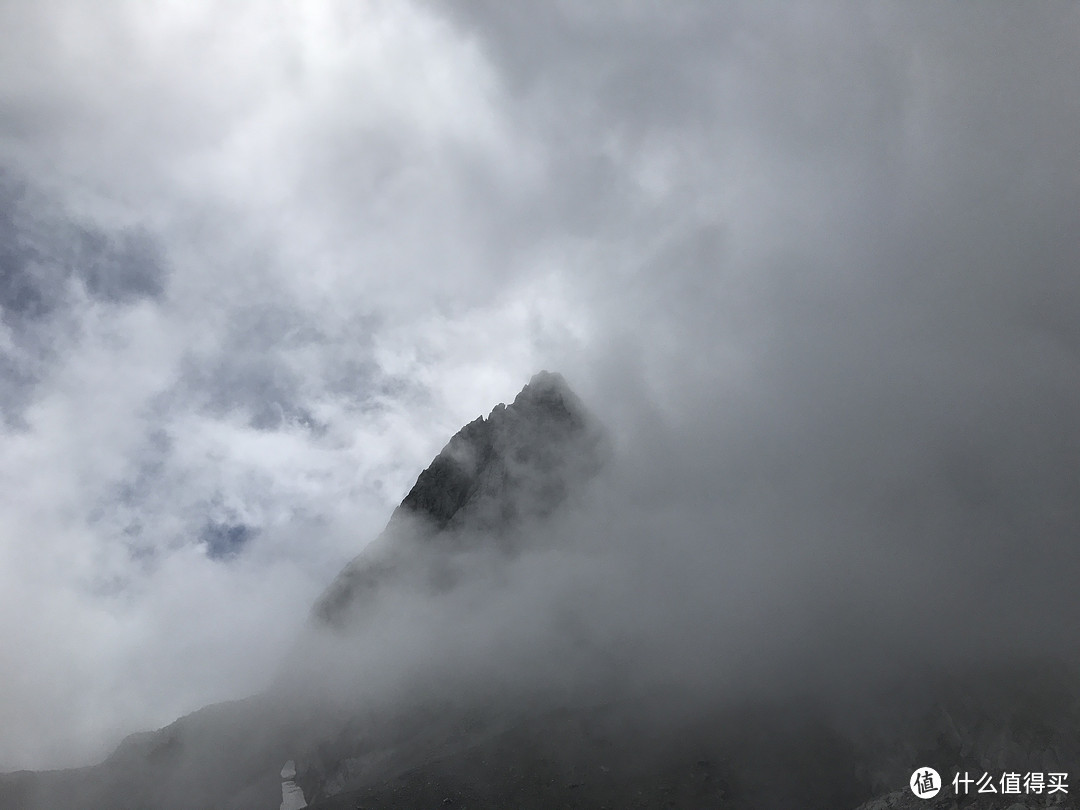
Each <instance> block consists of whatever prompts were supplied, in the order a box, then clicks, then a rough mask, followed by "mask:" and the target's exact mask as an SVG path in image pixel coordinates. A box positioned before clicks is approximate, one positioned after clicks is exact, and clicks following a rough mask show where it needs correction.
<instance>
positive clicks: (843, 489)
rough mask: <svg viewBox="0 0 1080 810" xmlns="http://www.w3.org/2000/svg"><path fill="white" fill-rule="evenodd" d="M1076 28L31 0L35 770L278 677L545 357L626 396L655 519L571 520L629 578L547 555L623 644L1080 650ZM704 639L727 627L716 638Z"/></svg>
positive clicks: (16, 665)
mask: <svg viewBox="0 0 1080 810" xmlns="http://www.w3.org/2000/svg"><path fill="white" fill-rule="evenodd" d="M1078 27H1080V17H1078V16H1077V14H1076V12H1075V10H1074V9H1070V8H1067V7H1064V6H1061V7H1038V8H1035V7H1026V8H1020V7H1009V8H1005V7H1001V8H993V9H986V8H979V9H974V8H965V7H955V8H954V7H950V8H947V9H946V8H934V9H930V8H911V7H907V6H902V5H899V4H896V5H884V6H875V7H873V8H866V7H863V6H861V5H856V4H843V3H818V4H813V5H812V6H799V7H798V8H789V7H787V6H781V5H775V6H769V5H766V6H764V7H763V6H762V5H761V4H759V3H753V4H725V5H724V6H723V7H722V8H712V7H710V8H699V7H693V8H691V7H689V6H688V7H685V8H678V9H674V8H672V7H670V6H664V7H659V6H650V5H647V4H631V5H626V4H603V3H601V4H590V5H589V6H588V8H587V9H586V8H582V7H579V4H578V5H575V4H569V3H565V4H559V3H556V4H549V5H547V6H545V7H544V8H539V7H536V6H535V4H526V3H489V4H473V3H469V4H466V3H460V4H432V3H416V4H400V3H394V4H389V3H386V4H380V3H376V4H373V5H365V6H364V7H363V9H362V10H358V9H356V8H354V7H353V6H352V5H350V4H347V3H337V2H331V1H330V0H326V2H315V3H302V4H300V3H286V2H281V3H274V4H269V5H268V4H265V3H247V4H245V3H241V4H232V5H230V6H229V7H228V8H227V9H221V8H218V7H216V6H214V5H213V4H200V3H188V4H184V5H183V7H180V6H176V7H175V8H174V7H170V6H168V5H159V6H147V5H145V4H132V3H122V2H116V3H111V4H106V5H105V6H103V7H101V8H100V9H98V10H96V11H95V13H94V14H93V15H89V14H87V13H86V12H85V11H84V10H82V9H80V8H79V7H78V5H77V4H74V3H69V2H63V0H56V2H52V3H38V4H7V5H4V6H3V7H2V8H0V31H3V32H4V33H3V34H0V37H2V38H3V39H2V41H3V47H0V109H2V110H3V111H4V114H3V115H2V116H0V161H2V166H3V175H2V183H0V239H2V242H3V244H2V245H0V274H2V277H0V313H2V316H3V320H2V330H0V408H3V420H2V424H3V428H2V429H3V435H2V437H0V441H2V445H0V446H2V451H0V478H2V481H3V486H2V487H0V493H2V494H0V561H2V562H0V585H2V587H0V593H2V594H3V595H2V596H0V600H2V602H0V607H2V608H3V613H4V615H5V616H6V617H7V619H6V620H5V621H4V622H3V623H0V673H2V680H0V683H2V685H3V689H4V697H3V699H2V700H0V768H3V769H11V768H17V767H51V766H57V765H67V764H77V763H84V762H88V761H91V760H93V759H95V758H98V757H100V756H102V755H103V754H104V753H106V752H107V751H108V750H109V749H110V748H111V746H112V745H114V744H115V743H116V741H117V740H118V739H119V738H120V737H121V736H123V735H124V734H126V733H128V732H131V731H135V730H138V729H142V728H148V727H154V726H157V725H161V724H163V723H166V722H168V721H170V720H172V719H173V718H175V717H176V716H178V715H179V714H181V713H183V712H185V711H190V710H192V709H195V708H197V707H199V706H201V705H204V704H205V703H208V702H211V701H214V700H220V699H225V698H229V697H236V696H240V695H243V694H248V693H250V692H252V691H254V690H256V689H258V688H260V687H261V686H262V685H264V684H265V682H266V681H267V680H268V679H269V677H270V674H271V672H272V671H273V670H274V668H275V667H276V665H277V663H278V660H279V657H280V655H281V650H282V640H283V639H284V638H290V637H292V635H293V634H295V633H296V632H297V631H298V630H299V628H300V627H301V625H302V623H303V621H304V620H305V617H306V614H307V610H308V609H309V606H310V604H311V602H312V601H313V599H314V598H315V596H316V595H317V594H318V593H319V591H321V589H322V588H323V587H324V586H325V585H326V583H328V582H329V580H330V579H331V578H332V577H333V575H334V574H335V573H336V571H337V570H338V569H339V568H340V566H341V565H342V564H343V563H344V561H345V560H347V559H348V558H350V557H351V556H352V555H353V554H354V553H355V552H356V551H357V550H359V548H361V547H362V546H363V544H364V543H365V542H367V541H368V540H370V539H371V538H373V537H374V536H375V535H376V534H377V532H378V531H379V530H380V529H381V528H382V525H383V524H384V523H385V520H386V518H387V517H388V515H389V512H390V510H391V509H392V508H393V506H394V505H395V504H396V503H397V502H398V501H399V500H400V498H401V497H402V495H403V494H404V492H405V491H406V490H407V488H408V487H409V485H410V484H411V483H412V480H413V479H414V478H415V476H416V474H417V473H418V472H419V470H420V469H421V468H422V467H423V466H424V465H425V464H426V463H427V462H428V461H429V460H430V459H431V457H433V456H434V454H435V453H436V452H437V451H438V449H439V448H440V447H441V446H442V444H443V442H445V440H446V439H447V438H448V437H449V436H450V435H451V434H452V433H453V432H455V431H456V430H457V428H458V427H460V425H462V424H464V423H465V422H467V421H469V420H471V419H473V418H474V417H475V416H477V415H479V414H481V413H486V412H488V411H489V410H490V408H491V407H492V406H493V405H494V404H495V403H496V402H498V401H505V400H508V399H510V398H511V397H512V396H513V395H514V393H516V391H517V389H518V388H520V386H521V385H523V384H524V382H525V381H526V380H527V379H528V378H529V376H530V375H531V374H532V372H534V371H535V370H537V369H538V368H541V367H546V368H553V369H559V370H561V371H563V372H564V373H565V374H566V376H567V378H568V379H569V380H570V381H571V384H572V385H573V386H574V387H575V388H576V389H577V390H578V391H579V393H581V394H582V396H583V398H584V399H585V400H586V401H587V402H588V403H589V404H590V406H591V407H592V408H593V409H594V410H595V411H597V412H598V413H599V414H601V416H602V417H603V418H604V419H605V420H606V421H607V422H608V423H609V425H610V426H611V429H612V430H613V432H614V434H615V437H616V440H617V444H618V447H619V454H618V458H619V459H620V461H619V462H618V463H617V464H616V467H615V472H614V473H613V476H614V477H613V481H612V482H611V483H609V484H608V485H607V486H609V487H610V489H609V494H608V495H607V497H608V498H610V501H608V502H607V503H608V505H609V506H611V510H612V511H613V512H615V513H618V514H622V515H626V516H632V517H624V518H619V519H618V520H615V521H614V523H613V524H609V523H605V522H604V518H603V515H604V514H605V513H604V512H603V511H602V510H601V511H600V512H599V514H592V513H588V514H583V515H578V516H575V517H574V518H573V520H576V521H578V523H576V524H573V526H572V527H571V528H567V529H566V531H567V532H570V533H574V532H576V533H578V534H580V535H582V536H584V537H587V538H591V542H592V543H593V544H594V545H598V546H599V547H601V548H602V551H603V553H602V554H600V555H599V557H597V558H595V559H599V560H601V561H602V564H600V563H597V564H596V565H592V566H590V564H589V563H588V562H585V561H583V562H582V563H581V565H580V566H577V565H575V566H571V567H569V568H568V567H566V566H563V565H561V564H559V565H556V566H555V570H556V572H557V574H553V573H552V572H551V571H546V570H539V571H538V569H537V568H535V567H532V568H531V567H529V566H530V565H534V566H539V568H540V569H543V563H542V562H541V563H530V564H528V565H525V566H524V567H523V568H522V569H521V570H520V571H518V572H517V573H516V574H515V576H520V577H522V578H523V582H525V583H534V587H535V588H536V589H537V590H538V592H542V591H543V587H542V586H543V585H546V584H548V583H550V582H551V577H553V576H557V577H560V578H563V579H561V580H559V581H562V582H563V583H564V586H565V588H566V589H568V591H569V592H571V593H579V594H580V595H581V599H582V600H583V602H582V604H588V605H589V607H590V611H594V618H593V619H592V620H591V621H592V626H593V630H594V632H595V634H596V635H598V636H599V637H600V638H610V637H615V636H616V635H618V634H620V633H624V634H630V635H633V634H634V633H635V632H639V636H638V638H639V639H640V640H641V644H643V645H644V647H645V648H646V650H647V651H648V655H646V656H645V657H646V658H647V659H649V660H654V661H663V660H665V656H666V660H668V661H669V662H678V661H682V662H684V663H685V664H686V666H692V665H693V661H695V660H696V661H697V662H698V665H700V666H701V667H702V671H703V672H704V671H709V668H708V667H707V666H706V665H705V662H706V661H715V660H719V659H721V658H723V654H724V650H725V649H729V647H728V646H725V645H734V644H735V640H736V639H752V638H755V637H757V636H759V635H761V634H770V633H771V634H772V637H773V639H774V641H773V642H770V644H768V645H766V646H767V647H768V649H769V655H762V656H760V659H759V660H761V661H773V662H775V661H776V660H778V659H779V660H783V659H784V656H785V655H788V654H790V655H794V654H795V653H794V652H793V651H795V650H797V649H799V647H798V645H799V644H806V643H807V642H806V639H807V638H808V637H809V636H812V635H813V633H814V628H816V627H821V626H822V625H823V624H825V623H827V622H831V623H832V625H831V626H832V627H833V628H834V629H835V628H836V627H838V626H839V625H838V624H837V623H840V624H842V623H843V622H844V621H845V620H846V621H849V622H850V624H849V625H848V626H847V627H848V630H849V631H850V632H849V633H848V634H846V635H845V633H844V632H840V631H837V632H835V633H833V634H829V633H823V634H822V637H821V638H820V639H819V641H820V646H821V647H823V648H824V650H825V652H826V653H827V654H823V655H822V657H821V658H820V659H815V660H820V661H821V662H822V666H821V675H820V677H821V678H822V679H823V680H828V679H830V678H832V677H835V669H836V668H835V667H833V668H830V666H829V665H828V662H829V661H831V660H841V659H843V657H844V656H843V653H844V652H845V651H847V650H850V649H852V648H853V647H854V645H855V643H856V640H858V641H859V643H864V642H866V640H867V639H870V638H874V637H876V638H878V639H879V640H880V642H881V644H882V646H883V648H885V649H888V647H889V646H890V645H889V642H890V641H893V640H898V639H906V640H905V641H903V644H904V645H907V646H904V647H900V646H898V647H897V648H902V649H909V650H910V649H914V648H915V647H917V646H919V645H920V644H922V643H924V642H926V641H927V639H932V640H933V644H934V645H936V646H937V647H939V648H941V649H947V648H949V647H950V645H952V644H954V642H956V636H957V635H958V634H963V633H965V632H966V633H968V634H969V635H970V637H969V638H968V639H967V640H965V641H963V642H962V643H958V646H959V647H965V646H970V647H976V648H983V649H985V648H987V647H993V646H994V645H995V644H996V643H997V642H996V641H995V638H996V637H1007V638H1008V639H1014V640H1016V644H1017V645H1018V646H1023V644H1025V643H1031V644H1033V645H1038V646H1051V647H1053V646H1058V647H1062V648H1068V647H1069V646H1070V645H1072V646H1075V637H1074V636H1073V635H1070V633H1072V632H1073V631H1072V630H1071V629H1070V628H1073V627H1076V626H1078V623H1077V622H1076V621H1075V618H1076V615H1077V612H1076V605H1075V598H1074V597H1073V596H1072V592H1073V591H1074V590H1075V589H1074V588H1072V587H1071V583H1073V582H1075V575H1076V573H1077V567H1078V561H1077V555H1076V552H1075V551H1074V549H1073V546H1074V543H1073V542H1072V539H1073V538H1074V537H1075V533H1076V529H1077V524H1078V518H1080V515H1078V513H1077V506H1076V504H1078V503H1080V492H1077V488H1078V483H1077V476H1076V463H1077V461H1076V460H1077V458H1078V451H1080V430H1078V427H1080V425H1078V424H1077V419H1078V417H1077V416H1076V414H1078V413H1080V408H1078V407H1077V406H1078V405H1080V401H1078V400H1080V374H1078V371H1080V366H1078V357H1080V330H1078V327H1077V324H1078V323H1080V318H1078V317H1077V316H1078V315H1080V276H1078V275H1077V273H1076V271H1075V268H1076V267H1077V263H1078V259H1080V255H1078V252H1080V246H1078V245H1077V241H1076V234H1077V233H1080V227H1078V226H1080V223H1078V222H1077V217H1078V216H1080V214H1078V212H1080V204H1078V203H1080V183H1078V179H1077V176H1076V172H1075V169H1074V167H1075V164H1076V157H1077V155H1076V148H1075V144H1074V141H1075V139H1074V137H1073V133H1075V132H1076V131H1077V129H1078V126H1080V100H1078V97H1077V95H1076V94H1075V92H1074V91H1072V90H1071V84H1072V79H1073V77H1074V76H1075V75H1076V69H1077V67H1080V65H1077V61H1078V59H1080V56H1078V55H1077V53H1076V50H1075V48H1074V47H1073V43H1074V42H1075V38H1076V35H1077V33H1078V32H1077V28H1078ZM643 504H644V505H646V506H647V508H646V509H644V510H642V509H641V505H643ZM617 536H627V537H628V539H627V540H626V542H625V543H624V546H623V548H625V552H618V553H617V549H618V548H619V547H616V546H615V545H614V544H615V542H616V540H615V538H616V537H617ZM608 541H610V542H608ZM619 560H623V561H624V562H623V563H620V562H619ZM627 560H629V562H625V561H627ZM712 569H716V570H717V571H718V572H719V573H717V574H716V575H715V577H714V578H713V579H710V576H711V575H710V576H703V575H702V573H701V572H703V571H704V572H709V571H711V570H712ZM567 570H570V571H571V572H572V573H571V574H567V573H566V571H567ZM645 571H650V572H653V574H652V575H651V579H647V578H645V575H644V573H643V572H645ZM573 572H577V573H573ZM736 572H737V573H736ZM566 577H569V579H566ZM713 581H715V582H716V583H722V584H723V586H724V587H723V588H719V587H713V586H711V585H710V582H713ZM641 582H645V583H646V584H645V586H644V588H643V589H642V588H641V587H640V585H639V583H641ZM515 592H517V593H521V594H524V595H525V596H523V599H524V602H525V603H528V600H529V598H533V597H535V598H536V599H538V600H540V601H543V599H542V598H541V595H539V593H534V592H531V591H529V590H528V588H526V587H522V588H519V589H517V590H516V591H515ZM530 593H532V597H530V596H529V594H530ZM586 593H588V594H599V595H598V596H595V597H594V598H591V599H586V598H585V596H584V595H583V594H586ZM633 593H639V594H641V593H644V594H647V595H648V596H649V597H650V598H651V599H652V600H653V602H655V603H658V604H659V603H663V602H664V597H665V595H667V594H672V593H679V594H681V595H682V601H681V602H680V601H678V600H676V601H674V602H673V603H671V604H669V605H668V606H667V607H665V608H664V609H657V610H645V611H638V612H637V613H630V614H628V613H627V612H626V611H625V610H624V608H625V606H626V604H627V599H629V598H630V595H631V594H633ZM716 593H722V594H723V595H722V597H715V596H714V595H715V594H716ZM987 593H989V594H992V597H988V596H987V595H986V594H987ZM493 598H495V597H493ZM868 604H871V605H877V606H878V607H877V608H875V609H870V610H868V611H866V613H865V615H867V616H868V618H866V619H865V621H859V620H856V619H851V618H850V617H851V616H852V612H853V611H858V610H859V609H860V608H866V606H867V605H868ZM748 605H752V606H753V607H745V606H748ZM992 606H993V609H991V608H992ZM810 607H812V610H811V609H810ZM740 610H746V611H747V616H749V618H744V619H741V620H736V619H734V618H732V616H733V614H734V613H736V612H738V611H740ZM799 610H801V611H803V612H802V613H801V614H799V615H801V616H803V617H804V618H805V619H806V622H807V624H806V626H804V625H803V624H802V623H800V622H798V621H787V620H786V619H785V618H784V617H787V616H792V615H793V612H797V611H799ZM628 615H631V616H636V617H637V618H635V619H633V620H631V621H627V618H626V617H627V616H628ZM721 615H722V616H724V617H726V618H725V619H724V620H723V621H721V620H720V619H719V618H718V617H719V616H721ZM702 617H704V618H702ZM845 617H848V618H847V619H845ZM702 622H703V623H702ZM934 622H937V624H936V625H935V626H934V627H933V628H929V627H928V628H926V629H925V631H924V628H923V625H924V624H927V625H929V624H932V623H934ZM480 624H481V626H482V623H480ZM635 628H638V629H637V630H635ZM664 628H669V629H670V628H684V629H685V630H686V632H687V633H690V631H691V629H693V630H694V632H697V633H701V632H705V631H704V629H703V628H713V629H714V630H715V631H716V632H715V635H714V637H713V641H712V642H710V645H707V646H706V649H705V650H704V651H702V652H701V654H700V657H698V658H696V659H694V658H691V657H689V656H688V653H687V651H688V650H690V649H692V644H691V642H690V641H686V642H685V643H683V642H671V644H672V647H670V648H664V647H663V646H662V645H661V641H662V640H663V639H671V638H679V633H678V632H674V633H665V631H664ZM717 628H719V629H717ZM725 628H726V629H725ZM770 628H771V630H770ZM841 629H843V628H842V627H841ZM424 632H428V631H423V632H420V631H418V635H417V639H422V638H424V634H423V633H424ZM477 632H478V633H479V632H480V631H479V630H478V631H477ZM536 632H537V633H538V634H541V635H543V634H544V633H547V632H548V631H547V629H544V628H543V627H541V629H538V630H537V631H536ZM477 638H480V639H481V640H480V641H477V642H476V644H477V645H479V646H480V647H483V646H484V644H485V643H487V642H484V641H483V638H482V637H481V636H478V637H477ZM400 643H401V644H404V645H405V646H407V647H408V646H409V642H407V641H401V642H400ZM897 643H898V645H899V644H900V642H899V641H898V642H897ZM1008 643H1012V641H1009V642H1008ZM658 645H660V646H658ZM496 646H497V645H496ZM735 646H738V645H735ZM932 646H933V645H932ZM409 648H410V649H412V647H409ZM743 649H749V650H753V649H760V647H756V646H755V645H754V644H750V643H749V641H747V643H746V644H745V645H743ZM676 652H678V653H680V654H675V653H676ZM882 655H884V653H882ZM830 656H833V657H832V658H830ZM860 665H867V663H866V662H865V661H863V662H862V663H861V664H860ZM657 666H660V665H659V664H657ZM762 666H763V667H764V666H766V665H765V664H762ZM777 666H779V665H777Z"/></svg>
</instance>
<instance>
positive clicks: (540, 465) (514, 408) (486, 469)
mask: <svg viewBox="0 0 1080 810" xmlns="http://www.w3.org/2000/svg"><path fill="white" fill-rule="evenodd" d="M605 455H606V440H605V436H604V433H603V431H602V430H601V428H600V426H599V424H598V422H597V421H596V420H595V419H594V418H593V417H592V415H591V414H589V413H588V411H587V410H586V409H585V406H584V405H583V404H582V403H581V400H580V399H578V397H577V396H576V395H575V394H574V393H573V392H572V391H571V390H570V388H569V387H568V386H567V384H566V381H565V380H564V379H563V378H562V376H561V375H559V374H552V373H550V372H546V371H542V372H540V373H539V374H537V375H536V376H534V377H533V378H532V380H531V381H530V382H529V384H528V385H526V386H525V388H524V389H522V391H521V393H519V394H518V395H517V397H516V398H515V399H514V401H513V402H512V403H511V404H510V405H503V404H500V405H498V406H496V407H495V409H494V410H492V412H491V413H490V414H489V415H488V417H487V418H484V417H480V418H478V419H476V420H474V421H472V422H470V423H469V424H467V425H466V426H465V427H463V428H462V429H461V430H460V431H458V433H457V434H456V435H454V437H453V438H452V439H450V441H449V443H447V445H446V447H444V448H443V449H442V451H441V452H440V453H439V455H438V456H436V457H435V460H434V461H432V463H431V465H430V466H429V467H428V468H427V469H426V470H424V471H423V472H422V473H420V476H419V478H417V480H416V484H415V485H413V488H412V489H411V490H410V491H409V494H408V495H406V496H405V499H404V500H403V501H402V502H401V505H400V506H398V508H397V509H396V510H395V511H394V514H393V515H392V516H391V518H390V522H389V524H388V525H387V527H386V530H385V531H384V532H383V534H382V535H381V536H380V537H379V538H378V539H377V540H376V541H375V542H374V543H372V545H371V547H370V548H369V549H366V550H365V551H364V553H362V554H361V555H360V556H358V557H357V558H356V559H354V560H353V561H352V562H351V563H349V565H348V566H346V568H345V570H344V571H342V573H341V574H340V575H339V576H338V578H337V580H336V581H335V582H334V583H333V584H332V585H331V586H330V588H329V589H328V590H327V591H326V593H325V594H324V595H323V596H322V597H321V598H320V599H319V601H318V603H317V605H316V607H315V615H316V616H317V617H318V619H319V620H321V621H324V622H327V623H330V624H340V623H342V622H343V621H344V620H345V618H346V614H347V613H348V612H349V611H350V610H351V609H352V608H354V607H355V603H356V602H357V600H360V599H363V598H364V596H370V595H371V594H373V592H374V591H375V590H376V589H377V588H380V587H386V586H388V585H389V584H390V583H392V582H393V581H395V579H396V578H397V577H399V576H407V575H408V574H409V573H410V572H415V571H417V570H418V569H419V568H421V567H422V566H423V564H424V561H425V560H431V559H432V555H434V554H439V553H451V552H453V551H455V550H461V549H463V548H467V547H469V545H470V544H475V543H476V542H480V543H483V544H484V545H485V546H487V547H491V548H498V549H500V550H502V551H503V552H505V553H513V552H514V551H516V550H517V546H516V542H517V541H516V537H517V536H518V535H519V531H518V530H519V529H520V528H521V526H522V525H523V524H525V523H527V522H530V521H539V520H543V519H544V518H547V517H549V516H550V515H551V514H552V513H554V512H555V511H556V510H557V509H558V508H559V507H560V506H561V505H562V504H563V502H564V501H565V500H566V499H567V498H568V497H571V495H572V494H573V493H574V491H575V490H576V489H579V488H580V487H582V486H583V485H584V484H585V483H586V482H587V481H588V480H589V478H591V477H592V476H593V475H595V474H596V473H597V472H598V471H599V469H600V468H601V466H602V465H603V461H604V458H605Z"/></svg>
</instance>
